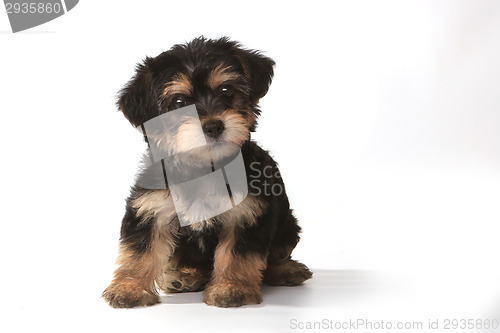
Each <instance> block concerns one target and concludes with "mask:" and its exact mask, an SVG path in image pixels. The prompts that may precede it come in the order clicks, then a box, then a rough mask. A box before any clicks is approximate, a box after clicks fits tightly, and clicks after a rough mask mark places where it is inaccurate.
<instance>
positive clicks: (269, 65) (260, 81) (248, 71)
mask: <svg viewBox="0 0 500 333" xmlns="http://www.w3.org/2000/svg"><path fill="white" fill-rule="evenodd" d="M237 56H238V58H240V60H241V62H242V66H243V69H244V71H245V75H246V76H247V78H248V80H249V82H250V100H251V101H252V103H253V104H257V103H258V102H259V99H260V98H262V97H264V96H265V95H266V93H267V90H268V89H269V86H270V85H271V81H272V79H273V75H274V70H273V67H274V64H275V63H274V61H273V60H272V59H271V58H268V57H266V56H263V55H262V54H261V53H260V52H258V51H252V50H242V49H238V51H237Z"/></svg>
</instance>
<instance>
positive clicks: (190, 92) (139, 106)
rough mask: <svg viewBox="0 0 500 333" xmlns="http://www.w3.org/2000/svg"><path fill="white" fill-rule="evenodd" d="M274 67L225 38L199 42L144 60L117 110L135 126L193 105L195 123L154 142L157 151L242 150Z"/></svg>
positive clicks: (182, 126) (128, 85) (270, 61)
mask: <svg viewBox="0 0 500 333" xmlns="http://www.w3.org/2000/svg"><path fill="white" fill-rule="evenodd" d="M273 66H274V61H273V60H271V59H270V58H267V57H265V56H263V55H262V54H260V53H259V52H258V51H252V50H245V49H243V48H241V47H240V45H239V44H238V43H236V42H233V41H230V40H229V39H228V38H221V39H218V40H210V39H205V38H203V37H200V38H197V39H195V40H193V41H191V42H190V43H187V44H183V45H175V46H174V47H172V48H171V49H170V50H169V51H166V52H164V53H162V54H160V55H159V56H157V57H155V58H146V59H145V60H144V62H143V63H141V64H139V65H138V66H137V69H136V74H135V76H134V77H133V78H132V79H131V80H130V82H128V84H127V85H126V86H125V87H124V88H123V89H122V90H121V92H120V94H119V99H118V107H119V108H120V110H121V111H122V112H123V114H124V115H125V117H126V118H127V119H128V120H129V121H130V122H131V123H132V124H133V125H134V126H136V127H137V126H140V125H141V124H143V123H144V122H146V121H148V120H150V119H152V118H155V117H157V116H159V115H162V114H164V113H167V112H172V111H174V110H177V109H180V108H182V107H184V106H188V105H195V106H196V109H197V112H198V117H199V119H196V120H194V119H192V120H189V119H186V120H185V123H183V124H182V125H181V126H179V127H178V129H177V130H176V131H175V133H170V134H169V135H168V137H158V141H159V143H158V142H157V144H158V145H159V146H164V148H165V149H169V150H175V149H176V148H182V147H184V148H189V147H190V146H195V147H196V146H198V145H199V144H198V143H199V141H201V140H202V141H204V142H209V143H218V142H229V143H232V144H234V145H237V146H240V147H241V146H242V145H243V143H245V141H247V140H248V137H249V135H250V132H251V131H254V130H255V127H256V125H257V116H258V115H259V113H260V111H259V109H258V107H257V104H258V101H259V99H260V98H261V97H263V96H264V95H265V94H266V93H267V90H268V88H269V85H270V84H271V80H272V77H273ZM200 125H201V126H200ZM184 150H185V149H184Z"/></svg>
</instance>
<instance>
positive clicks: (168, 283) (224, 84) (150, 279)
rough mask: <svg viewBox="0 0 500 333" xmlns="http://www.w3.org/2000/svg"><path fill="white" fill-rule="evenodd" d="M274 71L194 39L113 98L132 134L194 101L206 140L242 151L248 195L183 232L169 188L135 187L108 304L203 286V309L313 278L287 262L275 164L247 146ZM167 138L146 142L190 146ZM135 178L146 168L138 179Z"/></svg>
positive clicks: (152, 63) (292, 227)
mask: <svg viewBox="0 0 500 333" xmlns="http://www.w3.org/2000/svg"><path fill="white" fill-rule="evenodd" d="M273 66H274V62H273V60H271V59H269V58H267V57H265V56H263V55H262V54H260V53H259V52H257V51H249V50H245V49H243V48H241V47H240V45H239V44H238V43H236V42H232V41H230V40H228V39H227V38H221V39H218V40H209V39H205V38H203V37H201V38H197V39H195V40H193V41H192V42H190V43H187V44H183V45H175V46H174V47H172V48H171V49H170V50H169V51H167V52H164V53H162V54H160V55H159V56H157V57H155V58H146V59H145V60H144V62H143V63H142V64H140V65H139V66H138V67H137V72H136V75H135V76H134V77H133V78H132V79H131V81H130V82H129V83H128V84H127V85H126V86H125V87H124V88H123V90H122V91H121V93H120V96H119V100H118V106H119V108H120V110H121V111H122V112H123V114H124V115H125V117H126V118H127V119H128V120H129V121H130V122H131V123H132V125H134V126H136V127H138V128H140V126H141V125H142V124H144V123H145V122H147V121H148V120H150V119H153V118H155V117H158V116H159V115H162V114H165V113H167V112H171V111H173V110H176V109H179V108H182V107H184V106H187V105H195V106H196V110H197V112H198V116H199V120H200V122H201V128H202V129H203V132H204V133H203V134H204V136H205V139H206V140H207V141H208V142H229V143H231V144H234V145H236V146H237V147H239V148H240V149H241V154H242V156H243V161H244V166H245V170H246V178H247V182H248V184H249V186H248V189H249V190H248V195H247V196H246V197H245V199H244V200H243V201H242V202H240V203H239V204H238V205H236V206H234V208H232V209H231V210H229V211H226V212H224V213H222V214H219V215H217V216H215V217H212V218H210V219H206V220H203V221H200V222H197V223H193V224H189V225H187V226H181V225H180V223H179V218H178V215H177V213H176V210H175V207H174V205H173V203H172V195H171V191H170V190H169V188H168V184H167V185H166V188H164V189H156V190H153V189H147V188H144V187H142V186H140V184H139V182H138V183H137V184H136V185H134V187H133V188H132V191H131V194H130V196H129V198H128V199H127V206H126V213H125V216H124V218H123V221H122V228H121V238H120V242H121V243H120V250H119V257H118V260H117V263H118V265H119V267H118V268H117V270H116V271H115V273H114V279H113V281H112V282H111V285H110V286H109V287H108V288H107V289H106V290H105V291H104V293H103V297H104V299H105V300H106V301H107V302H108V303H109V304H110V305H111V306H113V307H134V306H141V305H152V304H155V303H158V302H159V296H158V292H157V286H158V287H159V288H161V289H162V290H164V291H165V292H184V291H200V290H204V301H205V303H207V304H208V305H215V306H220V307H232V306H240V305H243V304H257V303H260V302H261V301H262V297H261V291H260V285H261V284H262V283H264V284H268V285H276V286H292V285H298V284H300V283H302V282H304V281H305V280H307V279H309V278H310V277H311V276H312V273H311V272H310V271H309V269H308V268H307V267H306V266H305V265H303V264H301V263H299V262H297V261H294V260H292V259H291V253H292V250H293V249H294V248H295V246H296V245H297V242H298V241H299V232H300V227H299V226H298V224H297V220H296V218H295V217H294V216H293V214H292V211H291V210H290V207H289V203H288V198H287V196H286V193H285V191H284V185H283V182H282V180H281V178H280V176H279V172H278V170H277V165H276V162H275V161H274V160H273V159H272V158H271V157H270V156H269V154H268V153H267V152H266V151H264V150H262V149H261V148H260V147H259V146H257V144H256V143H255V142H253V141H250V133H251V132H252V131H254V130H255V128H256V125H257V117H258V116H259V114H260V110H259V108H258V106H257V104H258V102H259V99H260V98H261V97H263V96H264V95H265V94H266V93H267V90H268V88H269V85H270V83H271V80H272V77H273ZM277 125H279V124H277ZM174 134H175V135H173V136H172V137H169V138H165V139H164V141H163V144H160V139H158V142H155V143H151V142H148V143H149V144H157V145H158V147H160V149H170V150H173V151H175V149H178V147H179V146H181V145H182V144H186V142H188V143H189V142H190V140H197V139H195V138H194V137H193V135H194V132H193V129H192V128H190V127H189V126H187V127H181V128H180V129H179V130H178V131H177V132H176V133H174ZM203 134H202V135H203ZM146 139H147V138H146ZM215 158H216V157H215ZM187 161H189V159H187ZM187 163H189V162H187ZM167 167H168V166H167ZM141 174H147V170H142V172H141V173H140V175H139V177H138V178H140V177H141ZM270 189H272V190H270Z"/></svg>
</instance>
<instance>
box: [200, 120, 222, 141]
mask: <svg viewBox="0 0 500 333" xmlns="http://www.w3.org/2000/svg"><path fill="white" fill-rule="evenodd" d="M223 131H224V123H223V122H222V120H210V121H207V122H206V123H205V124H204V125H203V132H205V134H206V135H207V136H209V137H211V138H216V137H218V136H219V135H221V134H222V132H223Z"/></svg>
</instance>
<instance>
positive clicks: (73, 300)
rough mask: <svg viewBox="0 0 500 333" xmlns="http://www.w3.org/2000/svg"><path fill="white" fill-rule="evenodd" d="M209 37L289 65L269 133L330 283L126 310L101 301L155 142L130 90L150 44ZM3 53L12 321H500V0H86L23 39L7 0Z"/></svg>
mask: <svg viewBox="0 0 500 333" xmlns="http://www.w3.org/2000/svg"><path fill="white" fill-rule="evenodd" d="M200 35H205V36H206V37H212V38H215V37H220V36H222V35H227V36H230V37H231V38H233V39H235V40H239V41H241V42H242V43H243V44H244V45H245V46H247V47H248V48H254V49H260V50H263V51H265V54H266V55H268V56H270V57H272V58H273V59H274V60H275V61H276V63H277V66H276V69H275V79H274V82H273V84H272V86H271V89H270V91H269V93H268V95H267V96H266V97H265V98H264V99H262V102H261V106H262V110H263V114H262V117H261V120H260V126H259V128H258V132H257V133H256V134H255V135H254V136H253V138H254V139H256V140H257V141H258V142H260V143H261V145H262V146H263V147H264V148H266V149H269V150H270V152H271V154H272V155H273V156H274V157H275V158H276V160H277V161H278V162H279V164H280V167H281V173H282V175H283V178H284V180H285V183H286V185H287V190H288V193H289V197H290V200H291V203H292V206H293V207H294V208H295V211H296V215H297V216H298V217H299V220H300V222H301V225H302V227H303V235H302V241H301V243H300V244H299V246H298V247H297V249H296V251H295V254H294V257H295V258H296V259H298V260H300V261H303V262H304V263H306V264H307V265H309V267H311V268H312V269H313V271H315V278H314V279H313V280H311V281H309V282H307V283H306V285H305V286H302V287H297V288H265V289H264V303H263V304H262V305H259V306H253V307H245V308H240V309H217V308H211V307H207V306H205V305H204V304H203V303H201V294H199V293H198V294H183V295H175V296H164V297H163V298H162V301H163V303H162V304H161V305H159V306H155V307H152V308H148V309H134V310H113V309H111V308H109V307H108V306H107V305H105V304H104V302H103V301H102V299H100V298H99V296H100V293H101V292H102V290H103V289H104V288H105V287H106V286H107V284H108V283H109V281H110V279H111V274H112V271H113V269H114V267H113V264H114V260H115V257H116V252H117V244H118V236H119V228H120V221H121V217H122V215H123V213H124V200H125V198H126V196H127V195H128V191H129V186H130V185H131V184H132V182H133V179H134V173H135V171H136V170H137V169H136V168H137V162H138V160H139V158H140V155H141V153H142V151H143V150H144V149H145V144H144V143H143V142H142V140H141V136H140V135H139V133H137V132H136V131H135V130H134V129H133V128H132V127H131V126H130V125H129V124H128V123H127V121H126V120H125V118H124V117H123V116H122V115H121V114H120V113H119V112H117V111H116V107H115V105H114V102H115V96H116V93H117V91H118V90H119V89H120V88H121V87H122V86H123V84H125V83H126V82H127V80H128V79H129V78H130V77H131V76H132V75H133V70H134V66H135V64H136V63H137V62H139V61H140V60H141V59H143V58H144V57H145V56H147V55H148V56H155V55H157V54H159V53H161V52H162V51H165V50H167V49H169V48H170V46H171V45H173V44H175V43H182V42H184V41H189V40H191V39H192V38H194V37H197V36H200ZM0 47H1V52H0V61H1V78H0V110H1V117H2V118H1V121H2V129H1V130H0V139H1V141H0V142H1V147H2V150H1V152H2V163H1V167H0V168H1V173H0V177H1V186H2V192H1V200H0V203H1V208H2V215H1V221H2V229H1V238H2V240H1V242H0V247H1V248H0V249H1V252H0V253H1V260H2V261H1V267H2V268H1V271H0V281H1V286H2V294H1V295H2V297H1V300H0V304H1V305H0V307H1V316H2V317H4V318H3V319H2V320H1V322H2V324H1V325H2V326H5V329H8V331H31V332H32V331H35V330H42V331H52V332H59V331H82V332H88V331H115V330H118V329H121V330H122V331H137V330H142V331H147V330H153V329H154V330H156V331H159V332H163V331H173V330H182V331H191V330H198V329H204V330H208V331H211V330H218V331H220V330H223V329H225V328H228V327H229V326H230V325H233V326H236V327H237V328H238V329H240V330H250V331H256V330H260V331H271V332H288V331H297V329H295V330H294V329H293V327H292V326H291V320H293V319H296V320H299V321H302V322H305V321H319V320H322V319H324V318H328V319H332V320H348V319H357V318H368V319H371V320H373V321H381V320H386V321H387V320H392V321H397V320H401V321H423V322H424V324H425V325H427V321H428V319H429V318H431V319H439V320H440V324H441V323H442V322H443V321H444V320H445V319H446V318H459V319H460V318H465V319H468V318H493V317H495V316H496V317H497V318H498V317H499V314H500V285H499V284H500V263H499V260H498V255H499V254H500V242H499V241H498V235H499V231H498V225H499V222H500V209H499V207H500V205H499V204H500V172H499V167H500V61H499V59H500V2H498V1H377V2H375V1H368V2H364V1H335V2H314V1H308V2H303V1H302V2H292V1H290V2H286V3H284V2H283V3H273V2H270V1H251V2H250V1H247V2H242V3H236V2H234V1H227V2H217V1H204V2H190V1H182V2H180V1H177V2H172V1H161V2H160V1H136V2H124V1H81V2H80V3H79V4H78V5H77V6H76V7H75V8H74V9H73V10H72V11H70V12H69V13H68V14H66V15H65V16H63V17H60V18H58V19H56V20H54V21H52V22H49V23H46V24H44V25H42V26H39V27H36V28H33V29H31V30H29V31H26V32H22V33H17V34H12V33H11V32H10V26H9V22H8V19H7V15H6V14H3V13H0ZM425 327H426V326H424V328H425ZM5 329H2V331H7V330H5ZM309 331H310V330H309ZM379 331H380V330H379Z"/></svg>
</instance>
